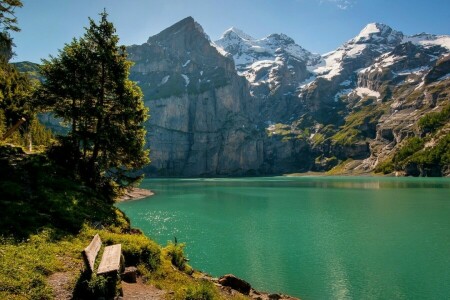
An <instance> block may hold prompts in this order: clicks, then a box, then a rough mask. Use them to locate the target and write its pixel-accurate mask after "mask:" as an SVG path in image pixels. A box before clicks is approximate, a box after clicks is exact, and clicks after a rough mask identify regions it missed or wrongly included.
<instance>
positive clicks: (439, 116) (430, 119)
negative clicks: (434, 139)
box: [419, 105, 450, 132]
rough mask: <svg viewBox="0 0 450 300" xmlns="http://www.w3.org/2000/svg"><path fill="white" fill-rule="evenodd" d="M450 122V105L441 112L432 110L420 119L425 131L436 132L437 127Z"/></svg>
mask: <svg viewBox="0 0 450 300" xmlns="http://www.w3.org/2000/svg"><path fill="white" fill-rule="evenodd" d="M448 122H450V105H447V106H446V107H444V108H443V109H442V111H440V112H431V113H429V114H427V115H425V116H424V117H422V118H421V119H420V120H419V127H420V128H421V129H422V130H423V131H425V132H435V131H436V130H437V129H439V128H441V127H442V126H444V125H445V124H446V123H448Z"/></svg>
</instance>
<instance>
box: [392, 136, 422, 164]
mask: <svg viewBox="0 0 450 300" xmlns="http://www.w3.org/2000/svg"><path fill="white" fill-rule="evenodd" d="M424 144H425V142H424V140H423V139H421V138H418V137H413V138H409V139H407V140H406V142H405V144H404V145H403V146H402V147H401V148H400V150H399V151H398V152H397V153H396V154H395V155H394V158H393V160H392V161H393V163H394V165H395V166H398V165H399V164H401V163H402V162H403V161H404V160H405V159H407V158H408V157H410V156H411V155H413V154H414V153H416V152H417V151H419V150H421V149H422V148H423V146H424Z"/></svg>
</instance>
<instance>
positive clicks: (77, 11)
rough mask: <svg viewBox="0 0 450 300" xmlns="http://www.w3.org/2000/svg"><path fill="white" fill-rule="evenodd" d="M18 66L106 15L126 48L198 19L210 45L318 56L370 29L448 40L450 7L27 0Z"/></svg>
mask: <svg viewBox="0 0 450 300" xmlns="http://www.w3.org/2000/svg"><path fill="white" fill-rule="evenodd" d="M23 4H24V7H23V8H21V9H17V10H16V15H17V17H18V19H19V26H20V27H21V28H22V31H21V32H19V33H14V34H13V36H14V40H15V43H16V48H15V52H16V54H17V56H16V57H15V58H14V61H23V60H28V61H32V62H40V59H41V58H47V57H48V56H49V55H50V54H52V55H55V54H57V51H58V49H61V48H62V47H63V46H64V43H67V42H70V41H71V39H72V38H73V37H79V36H81V35H82V34H83V32H84V28H83V27H85V26H87V25H88V17H92V18H94V19H98V13H100V12H101V11H102V10H103V8H106V10H107V12H108V13H109V15H110V20H111V21H112V22H114V24H115V26H116V28H117V33H118V34H119V36H120V39H121V43H122V44H125V45H131V44H142V43H144V42H145V41H146V40H147V39H148V37H149V36H151V35H154V34H156V33H158V32H160V31H161V30H163V29H164V28H167V27H168V26H170V25H172V24H173V23H175V22H177V21H179V20H181V19H183V18H185V17H187V16H192V17H194V19H195V20H196V21H197V22H199V23H200V24H201V25H202V26H203V28H204V29H205V32H206V33H207V34H208V35H209V36H210V37H211V39H212V40H216V39H218V38H219V37H220V36H221V34H222V33H223V32H224V31H225V30H226V29H228V28H230V27H232V26H235V27H238V28H240V29H241V30H243V31H244V32H246V33H248V34H250V35H252V36H253V37H255V38H261V37H264V36H267V35H269V34H271V33H285V34H287V35H288V36H290V37H292V38H293V39H294V40H295V41H296V42H297V43H298V44H299V45H301V46H302V47H304V48H306V49H308V50H310V51H312V52H316V53H326V52H328V51H331V50H334V49H335V48H337V47H338V46H340V45H341V44H342V43H344V42H345V41H347V40H349V39H351V38H352V37H353V36H355V35H357V34H358V33H359V31H360V30H361V29H362V28H363V27H364V26H365V25H366V24H367V23H371V22H381V23H385V24H388V25H390V26H391V27H393V28H394V29H397V30H400V31H403V32H404V33H406V34H414V33H420V32H428V33H435V34H450V18H449V17H448V13H449V12H450V0H428V1H424V0H126V1H124V0H39V1H38V0H23Z"/></svg>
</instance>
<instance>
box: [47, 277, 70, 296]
mask: <svg viewBox="0 0 450 300" xmlns="http://www.w3.org/2000/svg"><path fill="white" fill-rule="evenodd" d="M73 277H74V275H73V274H72V273H71V272H57V273H53V274H52V275H50V276H49V277H48V284H49V285H50V286H51V287H52V289H53V294H54V295H55V299H58V300H70V299H72V292H73V291H72V289H73V282H72V280H73Z"/></svg>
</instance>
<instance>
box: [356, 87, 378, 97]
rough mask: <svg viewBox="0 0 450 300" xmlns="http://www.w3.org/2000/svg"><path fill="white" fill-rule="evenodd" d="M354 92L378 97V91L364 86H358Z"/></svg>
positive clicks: (359, 94) (362, 95) (360, 95)
mask: <svg viewBox="0 0 450 300" xmlns="http://www.w3.org/2000/svg"><path fill="white" fill-rule="evenodd" d="M355 92H356V94H357V95H358V96H359V97H361V98H364V97H375V98H377V100H379V99H380V93H379V92H377V91H374V90H371V89H368V88H364V87H358V88H356V89H355Z"/></svg>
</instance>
